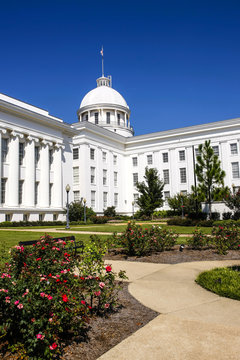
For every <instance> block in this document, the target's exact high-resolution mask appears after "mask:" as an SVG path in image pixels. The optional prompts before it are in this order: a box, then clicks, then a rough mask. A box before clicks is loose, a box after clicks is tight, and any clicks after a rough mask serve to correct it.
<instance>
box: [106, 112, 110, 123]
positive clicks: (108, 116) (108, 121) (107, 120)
mask: <svg viewBox="0 0 240 360" xmlns="http://www.w3.org/2000/svg"><path fill="white" fill-rule="evenodd" d="M106 122H107V124H110V112H107V113H106Z"/></svg>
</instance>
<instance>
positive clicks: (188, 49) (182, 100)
mask: <svg viewBox="0 0 240 360" xmlns="http://www.w3.org/2000/svg"><path fill="white" fill-rule="evenodd" d="M0 32H1V47H0V49H1V55H0V92H2V93H5V94H7V95H9V96H12V97H16V98H18V99H20V100H23V101H25V102H29V103H31V104H33V105H36V106H39V107H42V108H44V109H47V110H48V111H49V112H50V113H51V114H52V115H54V116H58V117H60V118H62V119H63V120H64V121H65V122H69V123H72V122H76V121H77V116H76V111H77V109H78V107H79V104H80V102H81V99H82V98H83V96H84V95H85V94H86V93H87V92H88V91H89V90H91V89H92V88H94V87H95V85H96V78H97V77H98V76H100V75H101V56H100V49H101V46H102V44H103V46H104V58H105V74H106V75H108V74H109V75H112V77H113V87H114V88H115V89H116V90H118V91H119V92H120V93H121V94H122V95H123V96H124V97H125V99H126V101H127V103H128V105H129V106H130V109H131V111H132V114H131V121H132V125H133V127H134V129H135V134H137V135H139V134H144V133H148V132H154V131H161V130H167V129H173V128H177V127H182V126H190V125H195V124H201V123H207V122H211V121H218V120H224V119H229V118H233V117H238V116H240V43H239V39H240V2H239V1H232V0H229V1H227V0H226V1H221V0H218V1H214V0H208V1H205V0H202V1H198V0H191V1H184V0H182V1H176V0H175V1H174V0H173V1H171V0H166V1H161V0H159V1H153V0H149V1H141V0H138V1H135V0H133V1H131V0H128V1H125V0H121V1H114V0H111V1H107V0H106V1H105V0H102V1H95V0H93V1H81V0H76V1H73V0H65V1H61V0H56V1H55V0H52V1H49V0H48V1H44V0H42V1H24V0H23V1H21V2H20V1H11V0H9V1H4V2H3V1H2V2H1V21H0Z"/></svg>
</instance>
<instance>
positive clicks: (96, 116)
mask: <svg viewBox="0 0 240 360" xmlns="http://www.w3.org/2000/svg"><path fill="white" fill-rule="evenodd" d="M94 118H95V124H96V125H97V124H98V112H95V113H94Z"/></svg>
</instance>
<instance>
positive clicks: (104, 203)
mask: <svg viewBox="0 0 240 360" xmlns="http://www.w3.org/2000/svg"><path fill="white" fill-rule="evenodd" d="M107 196H108V193H107V192H104V193H103V208H104V209H106V208H107Z"/></svg>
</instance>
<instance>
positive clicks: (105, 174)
mask: <svg viewBox="0 0 240 360" xmlns="http://www.w3.org/2000/svg"><path fill="white" fill-rule="evenodd" d="M103 185H107V170H106V169H103Z"/></svg>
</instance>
